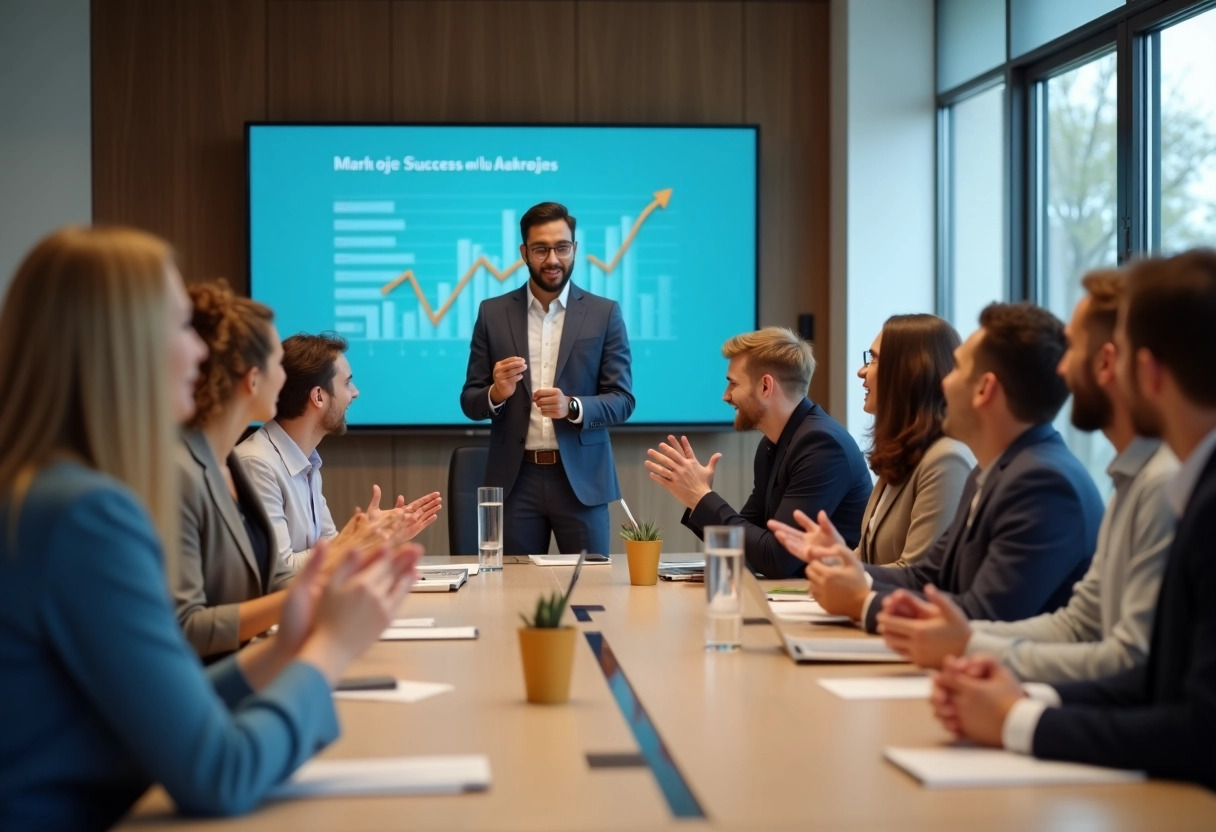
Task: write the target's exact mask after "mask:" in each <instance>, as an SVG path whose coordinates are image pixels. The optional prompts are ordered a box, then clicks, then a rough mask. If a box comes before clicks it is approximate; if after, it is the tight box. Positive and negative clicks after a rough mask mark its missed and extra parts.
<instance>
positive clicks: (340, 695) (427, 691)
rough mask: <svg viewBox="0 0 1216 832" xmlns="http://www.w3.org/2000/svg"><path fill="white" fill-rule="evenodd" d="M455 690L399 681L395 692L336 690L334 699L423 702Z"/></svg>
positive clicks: (440, 686) (433, 683) (440, 683)
mask: <svg viewBox="0 0 1216 832" xmlns="http://www.w3.org/2000/svg"><path fill="white" fill-rule="evenodd" d="M450 690H453V688H452V686H451V685H445V684H443V683H442V682H410V681H407V680H406V679H398V680H397V688H396V689H395V690H336V691H334V699H354V700H362V701H364V702H407V703H408V702H421V701H422V700H423V699H429V698H431V697H432V696H438V695H439V694H441V693H447V692H448V691H450Z"/></svg>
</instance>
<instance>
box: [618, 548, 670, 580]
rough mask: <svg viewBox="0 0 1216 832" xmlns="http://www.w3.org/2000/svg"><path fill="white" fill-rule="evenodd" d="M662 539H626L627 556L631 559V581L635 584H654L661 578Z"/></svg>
mask: <svg viewBox="0 0 1216 832" xmlns="http://www.w3.org/2000/svg"><path fill="white" fill-rule="evenodd" d="M662 549H663V541H661V540H626V541H625V557H626V558H628V559H629V583H631V584H633V585H634V586H654V585H655V583H657V582H658V580H659V554H660V552H661V551H662Z"/></svg>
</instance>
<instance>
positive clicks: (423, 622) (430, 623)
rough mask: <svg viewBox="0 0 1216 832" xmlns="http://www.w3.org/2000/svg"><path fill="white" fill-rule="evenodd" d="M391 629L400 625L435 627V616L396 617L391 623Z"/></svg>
mask: <svg viewBox="0 0 1216 832" xmlns="http://www.w3.org/2000/svg"><path fill="white" fill-rule="evenodd" d="M388 626H389V629H396V628H398V627H434V626H435V619H433V618H394V619H393V623H391V624H389V625H388Z"/></svg>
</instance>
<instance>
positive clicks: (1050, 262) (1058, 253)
mask: <svg viewBox="0 0 1216 832" xmlns="http://www.w3.org/2000/svg"><path fill="white" fill-rule="evenodd" d="M1115 83H1116V64H1115V53H1114V52H1109V53H1107V54H1105V55H1101V56H1099V57H1096V58H1091V59H1089V60H1087V61H1085V62H1084V63H1082V64H1080V65H1079V66H1073V67H1072V68H1070V69H1067V70H1065V71H1063V72H1060V73H1059V74H1056V75H1054V76H1052V77H1050V78H1047V79H1045V80H1043V81H1040V82H1039V83H1038V84H1036V87H1035V98H1036V107H1035V112H1036V117H1037V118H1036V121H1037V123H1038V124H1039V125H1040V129H1038V130H1036V133H1037V136H1036V141H1035V142H1034V145H1033V148H1034V151H1035V155H1036V164H1035V170H1036V174H1037V180H1038V182H1037V188H1036V192H1037V193H1038V194H1039V197H1040V198H1039V204H1038V205H1037V206H1036V212H1035V213H1036V215H1037V219H1036V222H1035V225H1036V231H1037V233H1036V234H1035V240H1036V245H1037V251H1035V252H1034V256H1035V262H1036V274H1037V276H1038V281H1039V285H1038V300H1039V303H1041V304H1043V305H1044V306H1046V307H1047V308H1048V309H1050V310H1051V311H1052V312H1054V313H1055V315H1056V316H1057V317H1058V318H1060V319H1061V320H1063V321H1067V320H1068V319H1069V318H1070V317H1072V310H1073V307H1074V306H1076V304H1077V301H1078V300H1080V299H1081V295H1082V294H1083V293H1084V290H1083V289H1082V288H1081V277H1082V276H1083V275H1084V274H1085V273H1086V272H1089V271H1091V270H1093V269H1097V268H1102V267H1114V266H1116V265H1117V264H1118V242H1119V235H1118V232H1119V228H1120V222H1119V205H1118V181H1119V163H1118V130H1117V125H1116V115H1117V108H1116V101H1115ZM1070 410H1071V406H1070V405H1065V406H1064V408H1063V410H1062V411H1061V412H1060V415H1059V417H1058V418H1057V419H1056V428H1057V429H1058V430H1059V431H1060V433H1062V434H1063V435H1064V440H1065V441H1066V442H1067V443H1068V446H1069V447H1070V448H1071V449H1072V450H1073V453H1075V454H1076V455H1077V457H1078V458H1079V459H1080V460H1081V462H1082V463H1083V464H1084V465H1085V467H1086V468H1087V469H1088V470H1089V472H1090V475H1091V476H1093V478H1094V482H1096V483H1098V485H1099V487H1104V486H1106V485H1107V484H1108V483H1109V479H1108V478H1107V477H1106V475H1105V470H1106V466H1107V465H1109V464H1110V461H1111V459H1113V458H1114V451H1113V449H1112V448H1111V445H1110V443H1109V442H1107V441H1106V437H1104V436H1102V434H1100V433H1096V432H1095V433H1085V432H1082V431H1079V430H1077V429H1076V428H1074V427H1073V426H1072V422H1071V420H1070V416H1069V412H1070Z"/></svg>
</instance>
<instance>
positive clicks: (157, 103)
mask: <svg viewBox="0 0 1216 832" xmlns="http://www.w3.org/2000/svg"><path fill="white" fill-rule="evenodd" d="M92 25H93V36H92V65H93V217H94V219H95V221H97V222H117V223H126V224H130V225H135V226H139V227H141V228H145V229H148V230H150V231H153V232H156V233H158V234H161V235H163V236H164V237H166V238H167V239H169V240H170V241H171V242H172V243H173V245H174V246H175V247H176V248H177V251H178V255H179V259H180V262H181V266H182V272H183V273H184V274H185V275H186V276H187V278H199V277H201V278H211V277H217V276H225V277H227V278H228V279H229V280H230V281H231V283H232V284H233V286H234V287H235V288H237V289H238V290H240V291H243V290H245V288H246V287H247V285H248V279H247V276H246V253H245V252H246V230H245V229H246V225H247V214H246V209H245V162H244V143H243V135H244V123H245V121H246V120H248V119H260V118H265V117H266V4H265V2H264V0H214V2H208V3H189V2H164V0H94V2H93V7H92Z"/></svg>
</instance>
